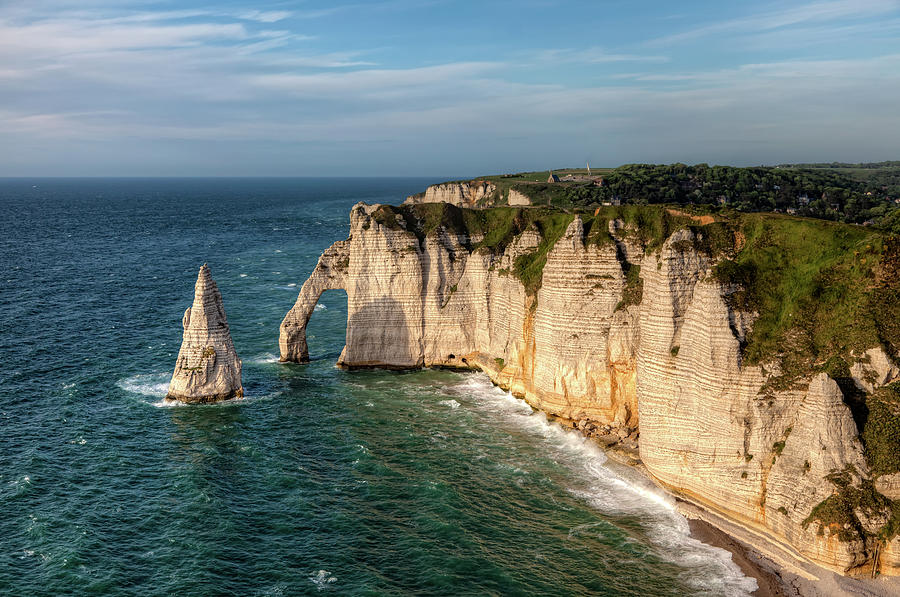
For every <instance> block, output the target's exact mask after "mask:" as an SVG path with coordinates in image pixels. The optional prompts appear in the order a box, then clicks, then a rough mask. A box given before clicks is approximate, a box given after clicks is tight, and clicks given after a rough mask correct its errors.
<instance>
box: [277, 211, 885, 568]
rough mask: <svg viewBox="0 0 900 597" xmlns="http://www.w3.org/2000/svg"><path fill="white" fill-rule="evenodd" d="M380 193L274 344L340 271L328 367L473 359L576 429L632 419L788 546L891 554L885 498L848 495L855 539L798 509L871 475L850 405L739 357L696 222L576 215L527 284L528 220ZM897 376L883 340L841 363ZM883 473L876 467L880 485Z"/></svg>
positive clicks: (851, 556)
mask: <svg viewBox="0 0 900 597" xmlns="http://www.w3.org/2000/svg"><path fill="white" fill-rule="evenodd" d="M381 209H382V208H381V207H379V206H369V205H365V204H358V205H356V206H354V208H353V209H352V211H351V215H350V221H351V234H350V238H349V239H348V240H346V241H340V242H338V243H335V244H334V245H332V247H331V248H329V249H328V250H327V251H326V252H325V253H324V254H323V255H322V257H321V259H320V260H319V263H318V265H317V266H316V268H315V270H314V271H313V273H312V275H311V276H310V278H309V279H308V280H307V281H306V283H305V284H304V285H303V288H302V290H301V292H300V296H299V297H298V299H297V302H296V304H295V305H294V307H293V309H291V311H290V312H289V313H288V315H287V316H286V317H285V320H284V322H283V323H282V326H281V337H280V346H281V356H282V360H285V361H295V362H304V361H305V360H307V359H308V350H307V347H306V338H305V327H306V323H307V322H308V320H309V317H310V314H311V313H312V311H313V308H314V306H315V303H316V301H317V300H318V297H319V295H320V294H321V292H322V291H323V290H325V289H328V288H343V289H344V290H346V291H347V297H348V307H347V308H348V322H347V338H346V345H345V347H344V350H343V352H342V353H341V356H340V359H339V364H340V365H341V366H344V367H349V368H353V367H395V368H406V367H423V366H424V367H429V366H449V367H462V368H472V369H481V370H483V371H485V372H486V373H487V374H488V375H490V377H491V378H492V379H493V380H494V382H495V383H497V384H498V385H501V386H502V387H505V388H508V389H510V390H511V391H512V392H513V393H515V394H516V395H519V396H522V397H524V399H525V400H527V401H528V402H529V403H530V404H531V405H532V406H534V407H535V408H538V409H541V410H543V411H545V412H547V413H548V414H549V415H552V416H555V417H558V418H560V419H562V420H565V421H570V422H577V426H578V427H579V428H581V429H592V428H605V429H611V430H612V432H613V434H614V435H615V436H616V437H618V438H620V439H626V440H627V441H633V439H634V438H636V437H637V435H638V434H639V436H640V458H641V460H642V461H643V463H644V465H645V466H646V470H647V471H648V472H649V474H650V475H651V476H652V477H653V478H654V479H655V480H656V481H657V482H659V483H660V484H661V485H663V486H665V487H666V488H668V489H670V490H672V491H673V492H675V493H677V494H679V495H681V496H684V497H685V498H687V499H690V500H691V501H693V502H695V503H697V504H699V505H701V506H703V507H705V508H707V509H710V510H712V511H714V512H716V513H718V514H720V515H723V516H725V517H727V518H729V519H731V520H733V521H736V522H739V523H740V524H741V525H743V526H744V527H745V528H747V529H750V530H752V531H753V532H754V533H757V534H759V535H760V536H762V537H765V538H766V539H767V540H768V541H772V542H776V543H778V544H779V545H781V546H782V547H784V548H785V549H788V550H790V551H791V552H792V553H793V554H794V555H795V556H796V557H798V558H800V559H803V560H807V561H810V562H813V563H816V564H818V565H821V566H824V567H826V568H829V569H831V570H835V571H839V572H842V573H851V574H852V573H869V572H871V571H872V569H873V567H875V568H877V569H878V570H880V571H881V572H883V573H888V574H897V573H898V571H900V540H898V539H896V538H893V539H891V540H889V541H881V540H879V539H877V537H876V535H877V529H878V525H879V523H884V522H885V520H880V519H879V517H880V516H883V515H884V512H876V511H866V512H862V511H861V512H859V513H858V514H857V516H858V520H859V521H861V524H863V525H870V526H871V529H872V530H871V532H869V533H863V534H861V535H859V536H858V537H856V538H852V537H851V538H850V539H848V538H847V536H846V535H847V533H846V531H847V529H846V528H843V527H842V526H841V525H834V524H831V523H829V524H825V523H821V522H820V521H819V520H818V519H816V518H815V517H814V516H811V513H812V512H813V510H814V508H815V507H816V506H817V504H821V503H822V502H823V501H824V500H826V499H827V498H829V496H831V495H832V494H834V493H836V492H837V490H838V487H837V485H836V484H835V483H836V481H835V479H836V478H837V477H836V476H840V475H844V476H845V477H846V478H845V481H846V483H847V486H849V487H863V486H866V485H865V484H866V483H871V474H870V473H869V469H868V466H867V463H866V459H865V457H864V453H863V447H862V445H861V443H860V439H859V431H858V429H857V427H856V423H855V421H854V418H853V415H852V413H851V411H850V409H849V408H848V406H847V404H845V401H844V397H843V394H842V392H841V389H840V388H839V387H838V385H837V384H836V383H835V382H834V381H833V380H831V379H830V378H829V377H828V376H827V375H825V374H824V373H820V374H815V375H810V376H808V377H806V378H804V379H801V380H800V381H799V383H795V384H794V385H793V386H792V388H791V389H789V390H782V391H774V390H771V389H768V388H767V381H768V380H769V379H770V378H771V377H772V375H773V370H774V369H777V367H774V366H773V365H772V364H768V365H767V368H763V367H762V366H749V365H746V364H745V363H743V356H742V350H741V345H742V342H744V341H745V339H746V335H747V334H748V332H749V330H750V329H751V325H752V322H753V319H754V314H752V313H743V312H738V311H735V310H733V309H732V308H731V307H729V302H728V297H729V296H730V294H732V293H733V292H734V291H735V289H734V288H732V287H728V286H727V285H725V284H723V283H721V282H718V281H717V280H716V279H715V278H714V277H713V276H712V275H711V272H712V268H713V266H714V265H715V263H714V259H713V258H712V257H710V255H709V254H708V252H704V251H703V250H701V249H700V248H699V247H700V246H701V245H702V243H701V242H700V241H701V240H702V238H700V236H701V235H702V232H697V231H692V230H690V229H681V230H678V231H676V232H674V233H672V234H671V235H670V236H669V237H668V238H667V239H666V240H665V242H664V243H663V244H662V246H661V247H659V248H656V249H654V250H648V249H646V248H645V247H644V246H642V245H641V244H640V243H638V242H635V241H634V240H633V238H634V237H633V236H632V235H630V234H629V230H628V227H627V226H625V224H624V223H623V222H621V221H618V220H613V221H609V222H608V233H609V234H608V235H605V234H601V235H599V238H601V239H602V240H600V241H596V240H591V238H598V237H597V236H596V235H595V233H596V231H592V232H591V233H590V234H588V232H586V231H585V225H584V223H583V222H582V220H581V218H580V217H578V216H571V222H570V223H569V224H568V226H567V227H566V229H565V232H564V233H563V234H562V235H561V237H560V238H559V240H558V241H556V242H555V243H554V244H553V245H552V247H550V248H549V250H548V251H547V252H546V264H545V265H544V267H543V276H542V280H541V284H540V288H539V289H538V290H537V292H536V293H533V294H530V293H529V292H527V291H526V286H525V285H524V284H523V283H522V281H520V279H519V278H517V277H516V275H514V272H515V271H516V267H517V264H518V265H521V262H520V261H519V258H520V257H522V256H527V255H533V254H535V253H534V252H535V251H536V250H537V249H538V248H539V245H540V243H541V241H542V237H541V235H540V234H539V232H538V231H537V230H535V229H531V228H529V229H526V230H524V231H523V232H522V233H521V234H519V235H517V236H516V237H515V238H513V239H512V240H511V242H509V243H508V244H506V245H505V246H503V247H502V248H497V249H495V250H489V249H486V248H474V247H478V246H479V244H480V242H481V241H482V240H483V237H482V235H481V233H476V232H470V231H468V230H466V229H461V228H460V227H458V226H457V227H452V226H450V227H448V226H443V225H440V226H436V227H433V228H430V229H429V230H427V231H425V230H424V229H422V228H421V227H419V226H417V225H415V224H413V223H410V222H409V221H408V220H406V219H404V218H402V217H400V216H399V215H397V216H396V217H394V218H392V217H387V216H385V213H386V212H384V211H380V210H381ZM594 226H596V223H595V224H594ZM735 242H738V239H735ZM636 268H639V269H636ZM635 272H639V283H637V282H636V280H638V276H635V275H634V274H635ZM896 375H897V371H896V368H895V367H894V366H893V364H892V360H891V359H888V358H887V357H886V355H885V354H884V353H883V351H882V350H881V349H880V348H877V349H873V350H872V351H870V354H869V355H868V358H861V359H860V360H859V362H858V363H856V364H855V365H854V368H853V377H854V379H855V380H856V382H857V384H858V385H859V386H860V387H861V388H862V387H868V388H874V387H877V386H878V385H880V384H883V383H886V382H888V381H890V380H892V379H894V378H895V377H896ZM764 388H766V389H765V390H764V391H762V390H763V389H764ZM841 478H842V479H843V478H844V477H841ZM893 484H894V479H885V480H884V481H883V482H882V485H884V486H885V490H886V491H888V492H890V491H891V490H892V488H893Z"/></svg>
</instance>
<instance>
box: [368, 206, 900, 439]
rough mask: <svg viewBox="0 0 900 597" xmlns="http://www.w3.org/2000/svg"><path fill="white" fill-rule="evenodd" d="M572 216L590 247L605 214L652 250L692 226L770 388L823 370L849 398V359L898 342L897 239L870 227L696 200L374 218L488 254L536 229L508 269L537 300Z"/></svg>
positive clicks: (432, 210) (387, 210) (633, 275)
mask: <svg viewBox="0 0 900 597" xmlns="http://www.w3.org/2000/svg"><path fill="white" fill-rule="evenodd" d="M576 213H577V214H578V215H579V216H580V217H581V218H582V221H583V223H584V235H585V236H584V242H585V243H586V244H588V245H591V244H595V245H604V244H609V245H614V241H613V238H612V237H611V236H610V233H609V223H610V221H611V220H619V221H621V222H622V223H624V227H622V228H620V229H619V231H618V232H617V234H619V235H624V236H626V237H630V239H631V240H632V241H634V242H636V243H638V244H640V245H642V246H643V247H644V248H645V250H647V251H649V252H653V251H654V250H656V249H658V248H659V247H660V246H661V245H662V243H663V242H664V240H665V239H667V238H668V237H669V236H671V235H672V233H674V232H675V231H677V230H679V229H684V228H687V229H690V230H691V231H692V232H693V240H685V241H681V242H683V243H686V244H688V245H691V246H692V247H693V248H695V249H697V250H699V251H702V252H704V253H705V254H707V255H709V256H710V257H712V258H715V259H717V260H719V263H718V265H717V266H716V267H715V269H714V275H715V277H716V278H717V279H718V280H719V281H720V282H721V283H723V284H724V285H725V286H726V288H728V289H730V294H729V295H728V298H727V300H728V301H729V303H730V305H731V307H732V308H734V309H736V310H739V311H744V312H755V313H758V314H759V317H758V318H757V319H756V321H755V322H754V324H753V327H752V330H751V331H750V333H749V335H748V336H747V338H746V339H745V341H744V346H743V347H742V348H743V357H744V362H745V363H747V364H764V363H766V362H770V361H772V360H777V361H779V362H780V364H781V371H782V375H781V376H780V377H779V378H777V379H773V380H772V381H771V385H772V386H771V387H772V389H782V388H784V387H788V386H790V385H791V384H792V383H793V382H794V381H796V380H797V379H799V378H801V377H803V376H805V375H807V374H808V373H809V372H811V371H814V370H817V369H818V370H826V371H827V372H828V373H829V375H831V376H832V377H833V378H834V379H836V380H838V382H839V383H841V384H842V388H843V389H844V390H845V391H846V392H848V395H852V388H853V384H852V380H851V379H850V376H849V365H848V362H852V361H853V360H854V359H855V358H858V355H861V354H862V353H863V352H864V351H865V350H867V349H869V348H872V347H873V346H879V345H880V346H883V347H884V348H885V351H886V353H887V354H896V353H897V349H898V348H900V240H898V238H897V237H895V236H892V235H889V234H886V233H884V232H882V231H880V230H876V229H875V228H872V227H858V226H847V225H844V224H838V223H833V222H826V221H822V220H814V219H807V218H793V217H788V216H784V215H777V214H758V213H749V214H742V213H737V212H733V211H731V212H721V213H717V214H716V215H714V216H713V215H711V214H712V213H713V212H711V211H710V210H709V209H707V208H704V207H702V206H693V207H682V208H679V209H672V208H667V207H664V206H650V205H623V206H602V207H599V208H597V209H595V210H592V211H590V212H583V211H580V210H575V211H574V213H570V212H566V211H562V210H559V209H554V208H550V207H537V208H534V207H532V208H528V207H518V208H516V207H498V208H491V209H461V208H458V207H454V206H451V205H447V204H443V203H433V204H420V205H402V206H398V207H393V206H382V207H380V208H379V209H378V210H376V211H375V213H374V214H373V217H374V219H375V220H376V221H378V222H379V223H380V224H382V225H384V226H388V227H392V228H399V229H406V230H409V231H410V232H412V233H413V234H415V235H416V237H417V238H418V239H419V241H420V242H421V241H423V240H424V238H425V237H426V236H427V235H428V234H430V233H432V232H433V231H434V230H436V229H437V228H438V227H439V226H443V227H444V228H446V229H447V230H448V232H450V233H453V234H456V235H457V238H459V239H460V241H461V242H463V244H464V245H466V248H467V249H469V250H472V251H488V252H490V253H492V254H495V255H498V254H500V253H502V252H503V251H504V250H505V249H506V247H507V246H508V245H509V244H510V243H511V242H512V241H513V239H515V238H516V236H518V235H519V234H521V233H522V232H524V231H526V230H533V231H535V232H536V233H538V234H539V235H540V239H541V240H540V242H539V244H538V246H537V247H536V248H535V249H534V250H532V251H531V252H529V253H527V254H525V255H521V256H519V257H518V258H517V259H516V261H515V263H514V264H513V267H512V271H511V272H508V273H512V274H513V275H515V276H516V277H517V278H518V279H519V280H520V281H521V282H522V283H523V285H524V286H525V289H526V291H527V292H528V293H529V294H530V295H534V294H535V293H536V292H537V291H538V289H540V287H541V284H542V280H543V270H544V265H545V264H546V260H547V254H548V252H549V251H550V249H551V248H552V247H553V246H554V245H555V244H556V242H557V241H558V240H559V238H560V237H561V236H562V235H563V233H564V232H565V230H566V227H567V226H568V225H569V223H570V222H571V221H572V218H573V217H574V215H575V214H576ZM473 239H474V240H473ZM675 248H676V249H677V248H678V247H677V246H676V247H675ZM682 248H683V249H687V248H689V247H682ZM620 262H621V263H622V268H623V273H624V274H625V277H626V287H625V293H624V296H623V299H622V301H621V303H620V304H619V305H618V308H624V307H627V306H628V305H633V304H639V303H640V301H641V299H642V295H643V283H642V280H641V272H640V269H639V268H638V267H636V266H630V265H629V264H628V263H627V262H626V261H625V260H624V259H620ZM501 273H507V272H501ZM853 355H857V356H856V357H854V356H853ZM860 401H861V402H862V401H863V400H862V398H860ZM857 406H860V408H855V410H854V414H855V415H856V416H857V422H858V423H860V427H862V423H864V415H865V412H864V410H863V409H862V406H861V405H857ZM851 407H854V405H853V404H851Z"/></svg>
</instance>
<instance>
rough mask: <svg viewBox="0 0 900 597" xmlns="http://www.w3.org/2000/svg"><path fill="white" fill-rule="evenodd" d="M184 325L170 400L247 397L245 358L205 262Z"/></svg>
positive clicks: (185, 314) (170, 384) (202, 400)
mask: <svg viewBox="0 0 900 597" xmlns="http://www.w3.org/2000/svg"><path fill="white" fill-rule="evenodd" d="M182 325H183V326H184V337H183V339H182V341H181V350H180V351H179V352H178V360H177V361H176V363H175V373H174V374H173V375H172V381H171V383H169V393H168V395H167V396H166V400H169V401H175V400H177V401H179V402H217V401H219V400H228V399H229V398H241V397H243V396H244V388H243V386H242V385H241V359H239V358H238V355H237V353H236V352H235V350H234V343H233V342H232V341H231V331H230V330H229V329H228V320H227V319H226V318H225V307H224V306H223V305H222V295H221V294H219V288H218V287H217V286H216V283H215V281H214V280H213V279H212V275H211V274H210V273H209V267H208V266H207V265H206V264H205V263H204V264H203V267H201V268H200V273H199V274H197V284H196V285H195V286H194V303H193V305H191V306H190V307H188V309H187V310H186V311H185V312H184V318H183V319H182Z"/></svg>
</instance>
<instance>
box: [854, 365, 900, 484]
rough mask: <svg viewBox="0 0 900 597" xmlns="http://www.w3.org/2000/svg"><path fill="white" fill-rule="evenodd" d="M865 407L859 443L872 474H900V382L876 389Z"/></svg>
mask: <svg viewBox="0 0 900 597" xmlns="http://www.w3.org/2000/svg"><path fill="white" fill-rule="evenodd" d="M866 407H867V408H868V417H867V418H866V421H865V425H864V427H863V432H862V440H863V443H864V444H865V446H866V457H867V458H868V461H869V466H870V467H871V469H872V475H874V476H879V475H887V474H891V473H897V472H900V382H894V383H892V384H890V385H888V386H884V387H882V388H880V389H878V390H877V391H876V392H875V393H874V394H872V395H870V396H869V397H868V399H867V400H866Z"/></svg>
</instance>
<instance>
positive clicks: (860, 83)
mask: <svg viewBox="0 0 900 597" xmlns="http://www.w3.org/2000/svg"><path fill="white" fill-rule="evenodd" d="M884 159H900V0H825V1H814V2H791V1H787V2H728V3H725V2H713V1H696V2H690V1H685V2H663V1H643V2H636V1H630V2H629V1H593V2H578V1H551V0H517V1H516V0H479V1H477V2H476V1H463V0H457V1H452V0H371V1H356V2H343V1H336V0H335V1H330V2H326V1H319V0H306V1H293V2H287V1H272V2H252V3H251V2H233V1H232V2H227V1H225V2H223V1H219V2H205V1H198V0H186V1H181V2H167V1H164V0H155V1H154V0H151V1H146V2H129V1H126V0H117V1H111V0H77V1H76V0H28V1H21V0H15V1H6V0H0V176H45V175H46V176H223V175H224V176H233V175H242V176H244V175H247V176H266V175H276V176H294V175H296V176H316V175H321V176H332V175H425V176H469V175H472V176H474V175H477V174H479V173H481V174H484V173H493V172H506V171H521V170H538V169H547V168H555V167H561V166H565V165H576V164H582V163H584V162H585V161H588V160H590V162H591V164H592V165H596V166H615V165H619V164H622V163H629V162H674V161H682V162H687V163H696V162H708V163H717V164H735V165H751V164H772V163H780V162H796V161H831V160H842V161H868V160H884Z"/></svg>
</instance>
